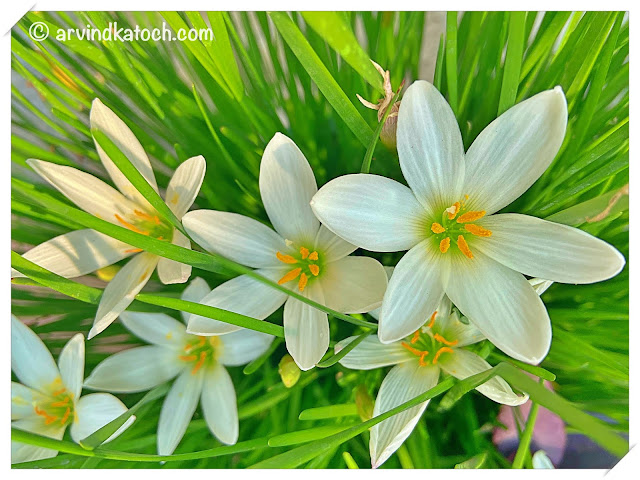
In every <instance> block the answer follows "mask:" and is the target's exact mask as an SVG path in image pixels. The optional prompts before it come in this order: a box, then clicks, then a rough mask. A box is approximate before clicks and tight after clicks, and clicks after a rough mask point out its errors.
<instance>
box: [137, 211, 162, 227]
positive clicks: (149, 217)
mask: <svg viewBox="0 0 640 480" xmlns="http://www.w3.org/2000/svg"><path fill="white" fill-rule="evenodd" d="M133 213H134V214H136V215H137V216H138V217H140V218H144V219H145V220H148V221H150V222H153V223H155V224H156V225H160V219H159V218H158V216H157V215H149V214H148V213H147V212H143V211H141V210H134V211H133Z"/></svg>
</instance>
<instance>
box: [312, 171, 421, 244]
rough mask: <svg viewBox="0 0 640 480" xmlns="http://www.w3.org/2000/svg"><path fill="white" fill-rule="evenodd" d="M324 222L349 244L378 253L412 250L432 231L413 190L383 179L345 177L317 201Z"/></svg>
mask: <svg viewBox="0 0 640 480" xmlns="http://www.w3.org/2000/svg"><path fill="white" fill-rule="evenodd" d="M311 207H312V208H313V211H314V212H315V214H316V215H317V216H318V218H319V219H320V221H321V222H322V223H323V224H324V225H326V226H327V227H328V228H329V229H330V230H331V231H332V232H334V233H335V234H336V235H339V236H340V237H342V238H343V239H345V240H346V241H347V242H350V243H352V244H354V245H357V246H359V247H361V248H366V249H367V250H371V251H374V252H397V251H400V250H408V249H410V248H411V247H413V246H414V245H416V244H418V243H419V242H420V241H421V240H423V239H424V237H425V232H427V231H428V227H427V225H426V220H425V216H426V213H425V211H424V208H423V207H422V205H420V203H419V202H418V201H417V200H416V198H415V197H414V196H413V193H411V190H410V189H409V188H407V187H405V186H404V185H402V184H401V183H398V182H396V181H395V180H391V179H389V178H385V177H381V176H379V175H368V174H361V173H358V174H354V175H344V176H342V177H338V178H336V179H334V180H331V181H330V182H329V183H327V184H326V185H325V186H323V187H322V188H321V189H320V191H318V193H317V194H316V195H315V196H314V197H313V200H312V201H311Z"/></svg>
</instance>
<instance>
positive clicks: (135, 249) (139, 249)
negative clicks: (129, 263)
mask: <svg viewBox="0 0 640 480" xmlns="http://www.w3.org/2000/svg"><path fill="white" fill-rule="evenodd" d="M141 251H142V249H141V248H129V249H127V250H125V251H124V253H138V252H141Z"/></svg>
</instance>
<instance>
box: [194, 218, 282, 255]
mask: <svg viewBox="0 0 640 480" xmlns="http://www.w3.org/2000/svg"><path fill="white" fill-rule="evenodd" d="M182 224H183V225H184V228H185V229H186V230H187V232H188V233H189V235H190V236H191V238H193V240H194V241H195V242H196V243H197V244H198V245H200V246H201V247H202V248H204V249H205V250H207V251H209V252H213V253H217V254H219V255H222V256H224V257H226V258H229V259H231V260H233V261H234V262H238V263H241V264H243V265H247V266H248V267H252V268H264V267H279V266H281V265H282V263H281V262H280V261H279V260H278V258H277V257H276V252H278V251H281V252H283V251H287V250H288V247H287V246H286V244H285V243H284V240H283V238H282V237H281V236H280V235H278V234H277V233H276V232H274V231H273V230H271V229H270V228H269V227H267V226H266V225H264V224H262V223H260V222H259V221H257V220H254V219H253V218H249V217H245V216H244V215H238V214H237V213H229V212H218V211H216V210H195V211H193V212H189V213H187V214H186V215H185V216H184V218H183V219H182Z"/></svg>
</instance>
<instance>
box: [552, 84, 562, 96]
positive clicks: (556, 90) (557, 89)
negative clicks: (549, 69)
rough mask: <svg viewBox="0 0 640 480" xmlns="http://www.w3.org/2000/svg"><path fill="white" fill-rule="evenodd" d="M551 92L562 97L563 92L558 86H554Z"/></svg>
mask: <svg viewBox="0 0 640 480" xmlns="http://www.w3.org/2000/svg"><path fill="white" fill-rule="evenodd" d="M553 91H554V92H555V93H559V94H560V95H562V96H563V97H564V90H563V89H562V87H561V86H560V85H556V86H555V87H554V88H553Z"/></svg>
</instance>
